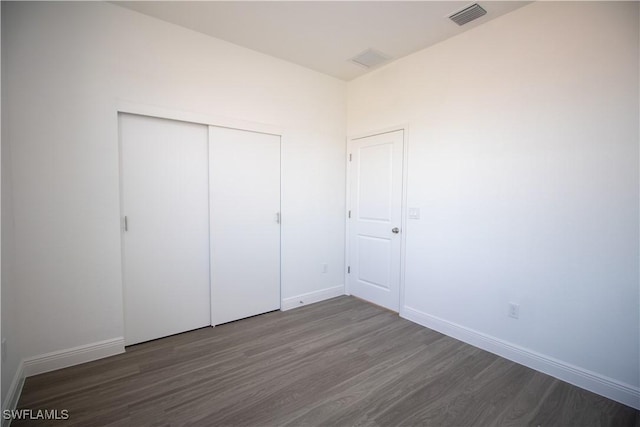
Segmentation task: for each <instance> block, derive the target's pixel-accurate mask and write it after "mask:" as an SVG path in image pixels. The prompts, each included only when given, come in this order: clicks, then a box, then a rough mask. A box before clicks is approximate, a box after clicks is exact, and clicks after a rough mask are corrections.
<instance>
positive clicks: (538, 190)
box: [348, 2, 640, 392]
mask: <svg viewBox="0 0 640 427" xmlns="http://www.w3.org/2000/svg"><path fill="white" fill-rule="evenodd" d="M638 6H639V5H638V3H637V2H628V3H610V2H587V3H574V2H559V3H556V2H542V3H535V4H532V5H529V6H526V7H524V8H522V9H519V10H517V11H515V12H512V13H510V14H508V15H505V16H503V17H500V18H497V19H496V20H493V21H490V22H489V23H487V24H485V25H483V26H480V27H478V28H476V29H473V30H471V31H469V32H466V33H464V34H462V35H460V36H457V37H455V38H453V39H449V40H447V41H445V42H443V43H440V44H438V45H436V46H433V47H431V48H429V49H426V50H423V51H421V52H418V53H416V54H413V55H411V56H409V57H406V58H404V59H402V60H400V61H397V62H395V63H392V64H390V65H388V66H386V67H384V68H382V69H380V70H377V71H376V72H373V73H370V74H368V75H365V76H363V77H361V78H358V79H356V80H354V81H352V82H350V83H349V84H348V125H349V128H348V129H349V130H348V133H349V134H350V135H354V134H360V133H363V132H368V131H372V130H376V129H381V128H386V127H389V126H394V125H397V124H401V123H406V122H408V123H409V139H408V143H409V154H408V157H409V158H408V168H409V169H408V205H407V206H408V207H417V208H420V209H421V219H419V220H408V227H407V230H406V282H405V285H404V286H405V310H406V311H411V312H412V313H413V314H414V315H417V317H419V318H421V319H422V320H423V321H424V322H425V323H433V324H440V325H445V324H446V325H449V326H451V327H452V328H454V329H455V327H458V326H459V327H461V328H462V329H460V330H467V331H473V332H477V336H478V337H480V336H481V335H483V336H485V337H489V338H491V339H494V342H498V341H501V342H503V343H504V342H506V343H507V345H515V346H518V347H519V348H523V349H525V350H528V351H530V353H531V354H536V353H538V354H541V355H542V356H543V358H546V359H547V360H553V359H557V360H558V361H559V362H560V363H561V364H563V365H564V366H570V365H574V366H575V367H577V368H578V369H579V370H580V371H581V372H587V371H590V372H592V373H595V374H596V375H597V376H601V377H602V378H605V379H606V380H609V379H610V380H613V381H614V382H616V381H617V382H620V383H622V384H626V385H628V386H630V387H631V389H634V388H635V390H636V392H637V387H638V385H639V383H640V380H639V372H638V369H639V365H640V363H639V360H640V359H639V348H640V343H639V337H640V330H639V325H640V319H639V315H640V306H639V301H640V300H639V282H638V278H639V276H638V274H639V269H638V259H639V248H638V245H639V234H638V233H639V230H638V221H639V209H638V195H639V179H638V178H639V176H638V155H639V152H638V146H639V144H638V132H639V130H638V120H639V108H638V102H639V101H638V93H639V92H638V90H639V88H638V80H639V45H638V38H639V37H638V36H639V30H638V26H639V11H638ZM509 302H516V303H519V304H520V318H519V320H514V319H511V318H509V317H507V307H508V303H509ZM452 330H453V329H452Z"/></svg>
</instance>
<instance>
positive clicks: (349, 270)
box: [347, 266, 351, 274]
mask: <svg viewBox="0 0 640 427" xmlns="http://www.w3.org/2000/svg"><path fill="white" fill-rule="evenodd" d="M347 274H351V266H349V267H347Z"/></svg>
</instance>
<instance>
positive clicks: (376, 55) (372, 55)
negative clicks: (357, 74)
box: [351, 49, 391, 68]
mask: <svg viewBox="0 0 640 427" xmlns="http://www.w3.org/2000/svg"><path fill="white" fill-rule="evenodd" d="M389 59H391V58H389V57H388V56H387V55H385V54H384V53H381V52H378V51H376V50H373V49H367V50H365V51H364V52H361V53H360V54H358V55H356V56H354V57H353V58H351V62H353V63H356V64H358V65H360V66H361V67H365V68H373V67H377V66H378V65H380V64H383V63H385V62H387V61H388V60H389Z"/></svg>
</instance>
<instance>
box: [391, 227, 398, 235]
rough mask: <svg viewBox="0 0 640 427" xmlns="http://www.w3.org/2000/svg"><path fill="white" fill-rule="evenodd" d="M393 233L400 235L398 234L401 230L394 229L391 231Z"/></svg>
mask: <svg viewBox="0 0 640 427" xmlns="http://www.w3.org/2000/svg"><path fill="white" fill-rule="evenodd" d="M391 232H392V233H393V234H398V233H399V232H400V229H399V228H398V227H393V228H392V229H391Z"/></svg>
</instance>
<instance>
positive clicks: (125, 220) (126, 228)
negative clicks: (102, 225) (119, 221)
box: [124, 215, 129, 231]
mask: <svg viewBox="0 0 640 427" xmlns="http://www.w3.org/2000/svg"><path fill="white" fill-rule="evenodd" d="M124 231H129V221H128V220H127V216H126V215H125V217H124Z"/></svg>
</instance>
